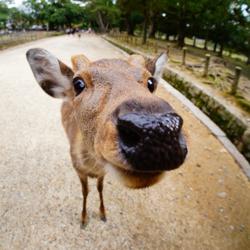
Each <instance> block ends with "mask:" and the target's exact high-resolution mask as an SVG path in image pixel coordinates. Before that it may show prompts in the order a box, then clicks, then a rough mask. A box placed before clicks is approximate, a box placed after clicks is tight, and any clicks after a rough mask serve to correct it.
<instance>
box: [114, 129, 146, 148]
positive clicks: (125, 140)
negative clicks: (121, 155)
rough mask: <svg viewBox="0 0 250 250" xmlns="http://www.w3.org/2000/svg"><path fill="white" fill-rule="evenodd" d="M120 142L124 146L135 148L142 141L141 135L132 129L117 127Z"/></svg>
mask: <svg viewBox="0 0 250 250" xmlns="http://www.w3.org/2000/svg"><path fill="white" fill-rule="evenodd" d="M117 129H118V133H119V137H120V141H121V143H122V144H123V145H124V146H127V147H129V148H130V147H135V146H136V145H137V144H138V143H139V141H140V138H141V137H140V135H139V134H138V132H137V131H135V130H134V129H133V128H132V127H129V126H125V125H121V124H118V125H117Z"/></svg>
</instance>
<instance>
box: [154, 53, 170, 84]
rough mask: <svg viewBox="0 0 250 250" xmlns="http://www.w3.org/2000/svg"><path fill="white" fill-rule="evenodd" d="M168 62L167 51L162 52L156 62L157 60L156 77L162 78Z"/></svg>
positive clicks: (157, 78)
mask: <svg viewBox="0 0 250 250" xmlns="http://www.w3.org/2000/svg"><path fill="white" fill-rule="evenodd" d="M166 62H167V55H166V53H163V54H161V55H160V56H159V57H158V58H157V60H156V62H155V72H154V78H155V79H156V80H157V81H159V80H160V78H161V77H162V73H163V70H164V66H165V64H166Z"/></svg>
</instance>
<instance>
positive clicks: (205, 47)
mask: <svg viewBox="0 0 250 250" xmlns="http://www.w3.org/2000/svg"><path fill="white" fill-rule="evenodd" d="M204 49H205V50H207V39H205V43H204Z"/></svg>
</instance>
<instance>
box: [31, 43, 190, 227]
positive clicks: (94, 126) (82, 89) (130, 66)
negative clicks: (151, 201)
mask: <svg viewBox="0 0 250 250" xmlns="http://www.w3.org/2000/svg"><path fill="white" fill-rule="evenodd" d="M26 57H27V60H28V63H29V65H30V67H31V70H32V72H33V74H34V77H35V79H36V81H37V82H38V84H39V86H40V87H41V88H42V89H43V91H44V92H46V93H47V94H48V95H50V96H51V97H54V98H61V99H62V100H63V102H62V106H61V119H62V124H63V127H64V130H65V132H66V134H67V137H68V141H69V144H70V155H71V160H72V165H73V167H74V169H75V170H76V172H77V174H78V176H79V179H80V182H81V186H82V195H83V208H82V213H81V225H82V226H83V227H84V226H85V225H86V223H87V208H86V205H87V196H88V192H89V189H88V178H89V177H91V178H97V190H98V192H99V198H100V208H99V211H100V219H102V220H103V221H106V212H105V206H104V201H103V182H104V176H105V174H106V173H111V174H113V175H114V176H115V177H116V178H117V180H119V182H121V183H122V184H123V185H124V186H125V187H128V188H131V189H138V188H145V187H149V186H152V185H154V184H156V183H157V182H159V181H160V180H161V179H163V177H164V175H165V173H166V172H168V171H170V170H174V169H177V168H178V167H180V166H181V165H182V164H183V163H184V161H185V158H186V155H187V151H188V150H187V143H186V139H185V136H184V133H183V131H182V130H183V128H182V127H183V119H182V117H181V116H180V115H178V114H177V113H176V111H175V110H174V109H173V107H172V106H171V105H170V104H169V103H168V102H166V101H165V100H163V99H161V98H160V97H158V96H156V95H155V91H156V88H157V85H158V82H159V80H160V79H161V76H162V73H163V69H164V66H165V63H166V61H167V55H166V53H161V54H160V55H159V56H157V57H155V58H154V59H146V58H144V57H143V56H142V55H137V54H134V55H130V56H129V57H128V58H127V59H100V60H97V61H90V60H89V59H88V58H87V57H86V56H84V55H82V54H80V55H75V56H72V57H71V62H72V67H69V66H67V65H66V64H64V63H63V62H61V61H60V60H59V59H57V58H56V57H55V56H54V55H52V54H51V53H50V52H48V51H47V50H45V49H42V48H32V49H30V50H28V51H27V53H26Z"/></svg>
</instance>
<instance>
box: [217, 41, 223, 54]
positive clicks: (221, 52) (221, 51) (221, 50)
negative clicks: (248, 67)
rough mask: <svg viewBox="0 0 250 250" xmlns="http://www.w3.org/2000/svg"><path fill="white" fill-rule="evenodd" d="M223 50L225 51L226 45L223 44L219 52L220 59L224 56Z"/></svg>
mask: <svg viewBox="0 0 250 250" xmlns="http://www.w3.org/2000/svg"><path fill="white" fill-rule="evenodd" d="M223 49H224V44H223V43H221V44H220V51H219V53H218V56H219V57H222V56H223Z"/></svg>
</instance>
